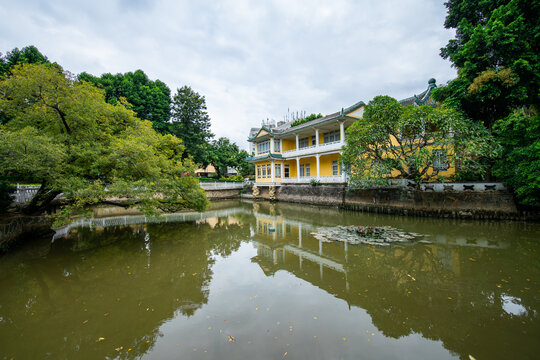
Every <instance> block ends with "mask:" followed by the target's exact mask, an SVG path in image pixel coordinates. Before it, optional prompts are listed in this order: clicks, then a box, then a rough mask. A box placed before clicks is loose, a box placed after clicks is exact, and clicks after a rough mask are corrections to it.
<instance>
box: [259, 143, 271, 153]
mask: <svg viewBox="0 0 540 360" xmlns="http://www.w3.org/2000/svg"><path fill="white" fill-rule="evenodd" d="M267 152H270V141H269V140H266V141H263V142H260V143H258V144H257V153H258V154H265V153H267Z"/></svg>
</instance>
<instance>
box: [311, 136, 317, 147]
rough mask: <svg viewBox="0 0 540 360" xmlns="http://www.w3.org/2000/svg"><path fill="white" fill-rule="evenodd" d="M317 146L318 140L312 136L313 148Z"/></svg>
mask: <svg viewBox="0 0 540 360" xmlns="http://www.w3.org/2000/svg"><path fill="white" fill-rule="evenodd" d="M316 145H317V138H316V137H315V136H312V137H311V146H316Z"/></svg>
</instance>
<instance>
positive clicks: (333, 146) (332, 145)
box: [281, 140, 343, 157]
mask: <svg viewBox="0 0 540 360" xmlns="http://www.w3.org/2000/svg"><path fill="white" fill-rule="evenodd" d="M341 146H343V143H342V142H341V141H339V140H338V141H332V142H328V143H323V144H319V146H317V145H313V146H308V147H303V148H300V149H293V150H287V151H283V152H282V153H281V154H282V155H283V157H296V156H303V155H309V154H316V153H319V152H325V151H332V150H340V149H341Z"/></svg>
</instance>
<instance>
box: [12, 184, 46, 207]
mask: <svg viewBox="0 0 540 360" xmlns="http://www.w3.org/2000/svg"><path fill="white" fill-rule="evenodd" d="M40 187H41V185H21V184H17V190H15V192H14V193H13V195H12V196H13V202H14V203H15V204H25V203H27V202H29V201H30V200H32V198H33V197H34V196H35V195H36V194H37V192H38V190H39V188H40Z"/></svg>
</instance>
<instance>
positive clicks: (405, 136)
mask: <svg viewBox="0 0 540 360" xmlns="http://www.w3.org/2000/svg"><path fill="white" fill-rule="evenodd" d="M498 149H499V147H498V146H497V144H496V143H495V142H494V141H493V138H492V136H491V134H489V132H488V131H487V130H486V129H485V128H484V127H483V126H482V125H481V124H478V123H474V122H472V121H470V120H468V119H466V118H465V117H463V116H462V115H461V114H460V113H459V112H457V111H455V110H453V109H447V108H444V107H436V108H434V107H431V106H428V105H422V106H406V107H403V106H401V104H399V102H398V101H397V100H396V99H393V98H391V97H389V96H377V97H375V98H374V99H373V100H372V101H370V102H369V104H368V105H367V106H366V107H365V111H364V115H363V118H361V119H359V120H357V121H356V122H354V123H353V124H352V125H351V126H350V127H349V128H348V129H347V143H346V145H345V146H344V147H343V153H342V161H343V164H344V165H345V170H346V171H347V173H349V175H350V181H351V184H352V185H353V186H366V185H367V186H372V185H378V184H381V185H383V184H386V179H388V178H389V177H390V176H391V174H392V172H394V173H396V176H398V177H400V178H405V179H410V180H414V181H415V182H417V183H420V182H421V181H422V180H429V179H431V178H436V177H437V176H438V175H439V171H440V170H441V169H442V168H445V167H456V166H457V164H458V163H459V168H460V169H461V170H462V171H465V170H466V171H474V172H480V173H481V172H483V171H484V170H485V163H484V162H483V161H482V159H484V158H492V157H495V156H497V155H498ZM435 162H439V163H441V162H444V163H446V166H444V167H441V166H434V165H435Z"/></svg>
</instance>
